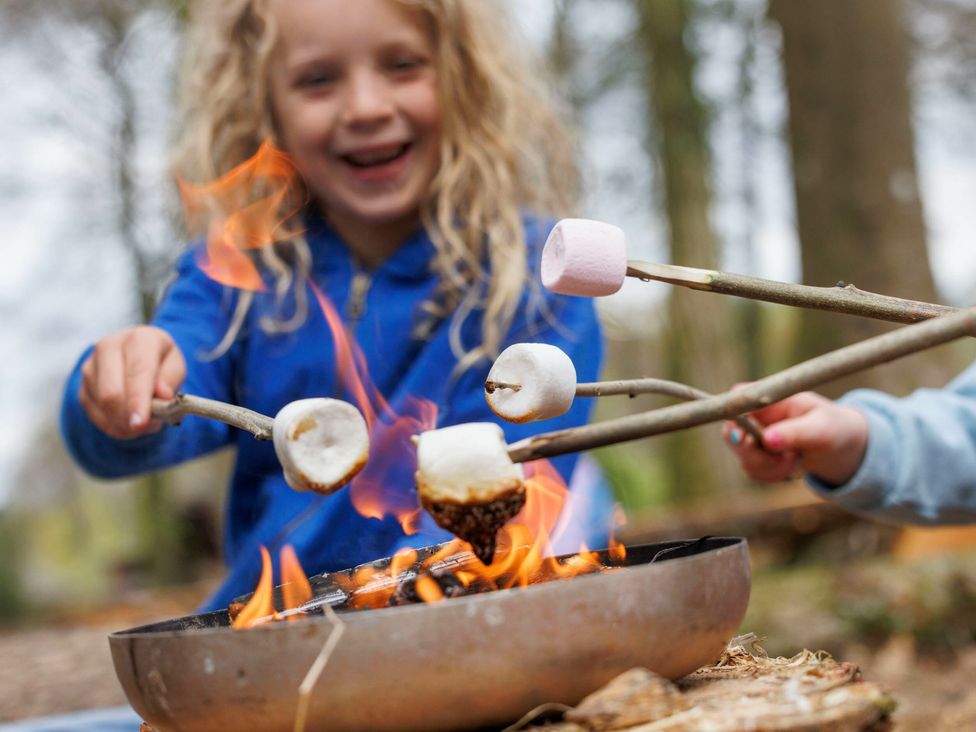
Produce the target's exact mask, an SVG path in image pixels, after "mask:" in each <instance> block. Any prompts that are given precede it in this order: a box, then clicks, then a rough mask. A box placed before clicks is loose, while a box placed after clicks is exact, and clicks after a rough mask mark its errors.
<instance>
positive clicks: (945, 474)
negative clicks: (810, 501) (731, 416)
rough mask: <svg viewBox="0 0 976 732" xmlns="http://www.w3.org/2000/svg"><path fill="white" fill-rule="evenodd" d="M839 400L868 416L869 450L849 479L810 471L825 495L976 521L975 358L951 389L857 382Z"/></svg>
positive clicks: (909, 517)
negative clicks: (907, 391)
mask: <svg viewBox="0 0 976 732" xmlns="http://www.w3.org/2000/svg"><path fill="white" fill-rule="evenodd" d="M840 403H842V404H846V405H847V406H851V407H854V408H856V409H859V410H860V411H861V412H863V413H864V415H865V416H866V417H867V419H868V425H869V431H868V445H867V451H866V453H865V456H864V461H863V462H862V463H861V466H860V468H859V469H858V471H857V472H856V473H855V474H854V476H853V477H852V478H851V480H850V481H848V482H847V483H846V484H844V485H841V486H838V487H836V488H835V487H831V486H829V485H826V484H824V483H822V482H819V481H817V480H816V479H813V478H808V483H809V484H810V485H811V487H812V488H813V489H814V490H815V491H816V492H817V493H818V494H819V495H821V496H823V497H824V498H826V499H828V500H830V501H833V502H834V503H837V504H839V505H840V506H841V507H843V508H845V509H847V510H849V511H852V512H854V513H858V514H861V515H864V516H867V517H870V518H873V519H880V520H884V521H891V522H895V523H905V524H922V525H940V524H964V523H973V522H976V364H973V365H971V366H970V367H969V368H968V369H966V370H965V371H964V372H962V373H961V374H960V375H959V376H958V377H956V378H955V379H954V380H953V381H952V382H950V383H949V384H948V385H947V386H946V387H945V388H944V389H919V390H918V391H916V392H914V393H912V394H911V395H909V396H907V397H904V398H897V397H893V396H891V395H889V394H885V393H882V392H879V391H874V390H870V389H858V390H855V391H852V392H850V393H849V394H846V395H845V396H844V397H842V398H841V399H840Z"/></svg>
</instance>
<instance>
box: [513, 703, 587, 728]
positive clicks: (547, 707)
mask: <svg viewBox="0 0 976 732" xmlns="http://www.w3.org/2000/svg"><path fill="white" fill-rule="evenodd" d="M571 709H572V707H571V706H569V705H568V704H560V703H559V702H547V703H546V704H540V705H539V706H537V707H536V708H535V709H533V710H532V711H530V712H526V713H525V714H524V715H523V716H522V718H521V719H520V720H519V721H518V722H516V723H515V724H511V725H509V726H508V727H506V728H505V729H503V730H502V732H519V731H520V730H522V729H525V725H527V724H528V723H529V722H533V721H535V720H536V719H538V718H539V717H541V716H542V715H543V714H548V713H549V712H562V713H563V714H565V713H566V712H568V711H569V710H571Z"/></svg>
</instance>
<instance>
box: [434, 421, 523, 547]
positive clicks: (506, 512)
mask: <svg viewBox="0 0 976 732" xmlns="http://www.w3.org/2000/svg"><path fill="white" fill-rule="evenodd" d="M416 442H417V474H416V479H417V492H418V494H419V496H420V503H421V505H422V506H423V507H424V508H425V509H426V510H427V512H428V513H430V515H431V516H432V517H433V518H434V521H436V522H437V525H438V526H440V527H441V528H444V529H447V530H448V531H450V532H451V533H452V534H454V535H455V536H457V537H458V538H460V539H463V540H464V541H467V542H468V543H470V544H471V546H472V548H473V550H474V553H475V555H476V556H477V557H478V558H479V559H480V560H481V561H482V562H484V563H485V564H490V563H491V560H492V557H493V556H494V554H495V537H496V535H497V533H498V530H499V529H500V528H501V527H502V526H504V525H505V523H506V522H507V521H508V520H509V519H511V518H513V517H514V516H516V515H517V514H518V512H519V511H521V510H522V506H523V505H525V484H524V479H525V476H524V473H523V472H522V466H521V465H518V464H516V463H514V462H512V459H511V458H510V457H509V455H508V445H506V444H505V435H504V433H503V432H502V429H501V427H499V426H498V425H497V424H494V423H492V422H469V423H466V424H459V425H454V426H452V427H443V428H441V429H439V430H429V431H427V432H422V433H421V434H420V435H419V436H418V437H417V439H416Z"/></svg>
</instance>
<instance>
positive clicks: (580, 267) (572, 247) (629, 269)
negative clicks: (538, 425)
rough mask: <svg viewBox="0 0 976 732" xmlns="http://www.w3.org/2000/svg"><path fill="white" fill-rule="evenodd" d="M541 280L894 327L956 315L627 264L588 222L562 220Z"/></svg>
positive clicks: (622, 245) (613, 230)
mask: <svg viewBox="0 0 976 732" xmlns="http://www.w3.org/2000/svg"><path fill="white" fill-rule="evenodd" d="M541 275H542V284H543V285H545V286H546V287H547V288H548V289H550V290H552V291H553V292H558V293H560V294H563V295H578V296H580V297H601V296H604V295H612V294H613V293H615V292H617V290H619V289H620V288H621V286H622V285H623V283H624V278H625V277H633V278H636V279H639V280H641V281H643V282H650V281H651V280H655V281H657V282H666V283H668V284H671V285H679V286H681V287H687V288H690V289H692V290H699V291H706V292H714V293H718V294H721V295H732V296H733V297H745V298H749V299H752V300H760V301H763V302H772V303H778V304H780V305H792V306H794V307H806V308H813V309H816V310H826V311H829V312H834V313H846V314H848V315H860V316H862V317H865V318H876V319H877V320H886V321H889V322H892V323H917V322H919V321H921V320H928V319H929V318H938V317H941V316H943V315H949V314H951V313H954V312H956V308H952V307H949V306H947V305H935V304H932V303H927V302H919V301H917V300H905V299H903V298H900V297H891V296H890V295H879V294H878V293H875V292H866V291H865V290H860V289H858V288H857V287H855V286H854V285H850V284H844V283H843V282H841V283H838V284H837V285H836V286H834V287H812V286H810V285H796V284H792V283H788V282H778V281H776V280H767V279H763V278H761V277H750V276H749V275H741V274H732V273H729V272H720V271H719V270H714V269H697V268H695V267H683V266H680V265H676V264H660V263H657V262H643V261H640V260H637V259H630V260H628V259H627V242H626V238H625V236H624V233H623V231H621V230H620V229H619V228H617V227H616V226H613V225H612V224H606V223H603V222H600V221H591V220H589V219H563V220H562V221H560V222H559V223H557V224H556V226H555V228H553V230H552V232H551V233H550V234H549V238H548V239H547V240H546V245H545V248H544V249H543V250H542V271H541Z"/></svg>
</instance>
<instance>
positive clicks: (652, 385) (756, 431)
mask: <svg viewBox="0 0 976 732" xmlns="http://www.w3.org/2000/svg"><path fill="white" fill-rule="evenodd" d="M622 394H626V395H627V396H629V397H630V398H631V399H633V398H634V397H635V396H637V395H638V394H664V395H666V396H671V397H674V398H675V399H681V400H683V401H686V402H691V401H694V400H696V399H706V398H707V397H710V396H712V394H711V393H709V392H707V391H704V390H702V389H696V388H695V387H693V386H688V385H687V384H682V383H680V382H677V381H668V380H667V379H654V378H650V377H648V378H643V379H626V380H621V381H594V382H590V383H586V384H577V385H576V396H578V397H602V396H617V395H622ZM732 419H733V421H734V422H735V423H736V424H737V425H739V426H740V427H741V428H742V429H744V430H745V431H746V432H747V433H748V434H750V435H752V439H754V440H755V441H756V445H758V447H759V448H760V449H761V450H765V449H766V443H765V441H764V440H763V436H762V428H761V427H760V426H759V425H757V424H756V421H755V420H754V419H752V418H751V417H745V416H742V415H737V416H735V417H733V418H732Z"/></svg>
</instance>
